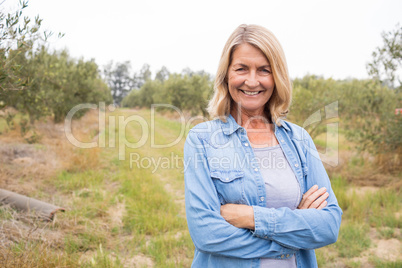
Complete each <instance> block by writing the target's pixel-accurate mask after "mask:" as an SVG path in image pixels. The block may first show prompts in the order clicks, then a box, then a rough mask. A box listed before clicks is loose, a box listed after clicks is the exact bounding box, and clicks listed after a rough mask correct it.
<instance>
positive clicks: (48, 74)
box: [0, 1, 111, 124]
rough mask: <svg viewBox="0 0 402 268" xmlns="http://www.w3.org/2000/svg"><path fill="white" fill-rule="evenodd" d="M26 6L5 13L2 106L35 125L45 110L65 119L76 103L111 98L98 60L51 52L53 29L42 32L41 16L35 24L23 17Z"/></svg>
mask: <svg viewBox="0 0 402 268" xmlns="http://www.w3.org/2000/svg"><path fill="white" fill-rule="evenodd" d="M26 6H27V2H25V1H24V2H22V3H21V8H20V10H18V11H17V12H16V13H15V14H8V15H7V16H6V15H5V14H3V13H0V29H1V32H0V64H1V66H2V68H1V71H0V108H3V107H6V106H12V107H15V108H16V109H17V110H19V111H21V112H23V113H24V114H27V115H29V119H30V120H29V121H30V123H31V124H32V123H33V122H34V121H35V120H37V119H39V118H41V117H43V116H45V115H53V116H54V121H55V122H61V121H62V120H63V119H64V117H65V116H66V115H67V113H68V111H70V109H71V108H73V107H74V106H75V105H77V104H81V103H88V102H99V101H105V102H108V103H110V101H111V96H110V92H109V89H108V88H107V85H106V84H105V83H103V81H102V80H101V78H100V76H99V72H98V66H97V65H96V63H95V62H94V61H93V60H91V61H84V60H82V59H80V60H78V61H76V60H74V59H71V58H70V56H69V55H68V53H67V51H61V52H53V53H51V52H49V50H48V48H47V47H46V40H47V38H49V36H50V35H51V33H49V32H44V33H43V35H44V37H43V38H42V37H41V34H40V32H39V28H40V25H41V22H42V20H41V19H39V17H36V18H35V21H34V22H33V23H32V22H31V20H30V19H29V18H28V17H24V18H22V9H24V8H25V7H26ZM59 36H61V35H60V34H59ZM82 114H83V111H80V113H78V114H77V117H79V116H80V115H82Z"/></svg>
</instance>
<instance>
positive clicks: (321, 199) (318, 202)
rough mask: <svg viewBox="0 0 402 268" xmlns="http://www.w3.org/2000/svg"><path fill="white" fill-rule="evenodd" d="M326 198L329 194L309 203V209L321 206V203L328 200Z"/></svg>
mask: <svg viewBox="0 0 402 268" xmlns="http://www.w3.org/2000/svg"><path fill="white" fill-rule="evenodd" d="M328 196H329V193H324V194H323V195H321V196H320V197H319V198H317V199H316V200H315V201H314V202H313V203H311V205H310V206H309V208H318V207H319V206H320V205H321V204H322V202H324V201H325V200H326V199H327V198H328Z"/></svg>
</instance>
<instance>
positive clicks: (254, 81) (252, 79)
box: [244, 74, 260, 88]
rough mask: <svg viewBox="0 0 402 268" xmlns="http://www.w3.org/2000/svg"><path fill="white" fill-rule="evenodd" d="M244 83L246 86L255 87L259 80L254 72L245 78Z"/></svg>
mask: <svg viewBox="0 0 402 268" xmlns="http://www.w3.org/2000/svg"><path fill="white" fill-rule="evenodd" d="M244 84H245V85H246V86H248V87H249V88H255V87H258V86H259V85H260V82H259V81H258V79H257V77H256V75H255V74H250V75H249V76H248V77H247V78H246V81H244Z"/></svg>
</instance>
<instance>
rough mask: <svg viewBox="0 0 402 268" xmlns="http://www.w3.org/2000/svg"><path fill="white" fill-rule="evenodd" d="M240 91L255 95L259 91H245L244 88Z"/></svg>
mask: <svg viewBox="0 0 402 268" xmlns="http://www.w3.org/2000/svg"><path fill="white" fill-rule="evenodd" d="M242 91H243V92H244V94H246V95H249V96H253V95H257V94H258V93H259V91H245V90H242Z"/></svg>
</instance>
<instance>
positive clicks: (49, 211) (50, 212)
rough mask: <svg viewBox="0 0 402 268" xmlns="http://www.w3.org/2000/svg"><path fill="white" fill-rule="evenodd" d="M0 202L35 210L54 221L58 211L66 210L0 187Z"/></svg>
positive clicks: (18, 208)
mask: <svg viewBox="0 0 402 268" xmlns="http://www.w3.org/2000/svg"><path fill="white" fill-rule="evenodd" d="M0 204H3V205H9V206H10V207H12V208H14V209H17V210H22V211H26V212H35V213H36V214H37V215H38V216H39V217H41V218H43V219H45V220H47V221H52V220H53V218H54V214H55V213H56V212H57V211H62V212H64V211H65V209H64V208H62V207H58V206H55V205H52V204H49V203H46V202H43V201H39V200H36V199H34V198H30V197H27V196H25V195H20V194H17V193H14V192H10V191H7V190H4V189H0Z"/></svg>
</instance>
